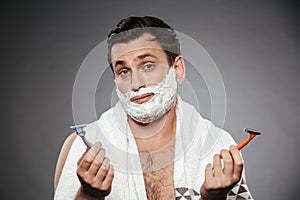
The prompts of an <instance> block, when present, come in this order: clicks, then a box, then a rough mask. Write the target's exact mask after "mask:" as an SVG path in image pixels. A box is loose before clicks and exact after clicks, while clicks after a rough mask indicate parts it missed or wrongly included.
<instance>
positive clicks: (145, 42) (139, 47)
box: [111, 33, 163, 62]
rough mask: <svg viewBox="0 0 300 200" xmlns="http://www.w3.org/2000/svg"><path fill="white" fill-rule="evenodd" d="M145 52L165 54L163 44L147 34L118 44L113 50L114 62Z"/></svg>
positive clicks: (112, 57)
mask: <svg viewBox="0 0 300 200" xmlns="http://www.w3.org/2000/svg"><path fill="white" fill-rule="evenodd" d="M145 51H152V52H157V53H159V52H160V53H161V52H163V49H162V46H161V44H160V43H159V42H158V41H157V40H156V39H155V36H153V35H152V34H150V33H145V34H143V35H142V36H141V37H139V38H137V39H135V40H132V41H129V42H127V43H117V44H115V45H113V46H112V48H111V59H112V62H114V61H116V60H118V59H122V58H123V57H126V56H130V55H135V54H138V53H142V52H145Z"/></svg>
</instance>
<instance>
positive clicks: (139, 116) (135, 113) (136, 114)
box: [116, 66, 177, 124]
mask: <svg viewBox="0 0 300 200" xmlns="http://www.w3.org/2000/svg"><path fill="white" fill-rule="evenodd" d="M116 91H117V95H118V97H119V100H120V102H121V104H122V106H123V108H124V110H125V111H126V113H127V114H128V115H129V116H130V117H131V118H132V119H134V120H135V121H137V122H140V123H143V124H147V123H151V122H153V121H155V120H157V119H159V118H161V117H162V116H163V115H164V114H166V113H167V112H168V111H169V110H170V109H171V107H172V105H173V103H174V101H175V99H176V94H177V82H176V73H175V70H174V67H173V66H171V67H170V69H169V72H168V73H167V75H166V76H165V78H164V79H163V80H162V82H160V83H158V84H157V85H155V86H152V87H146V88H141V89H139V90H138V91H129V92H126V93H125V94H123V93H121V92H120V90H119V88H118V87H117V89H116ZM149 93H153V94H154V96H153V97H152V98H151V99H150V100H149V101H147V102H144V103H141V104H138V103H135V102H131V101H130V99H132V98H133V97H136V96H140V95H143V94H149Z"/></svg>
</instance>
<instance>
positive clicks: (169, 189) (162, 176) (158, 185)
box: [140, 148, 175, 200]
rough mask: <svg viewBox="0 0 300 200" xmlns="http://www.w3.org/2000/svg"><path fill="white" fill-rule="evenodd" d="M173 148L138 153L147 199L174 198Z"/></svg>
mask: <svg viewBox="0 0 300 200" xmlns="http://www.w3.org/2000/svg"><path fill="white" fill-rule="evenodd" d="M173 150H174V149H173V148H171V149H169V150H168V151H160V152H155V153H147V154H141V155H140V158H141V164H142V169H143V175H144V182H145V188H146V193H147V199H148V200H154V199H155V200H159V199H175V189H174V179H173V176H174V151H173Z"/></svg>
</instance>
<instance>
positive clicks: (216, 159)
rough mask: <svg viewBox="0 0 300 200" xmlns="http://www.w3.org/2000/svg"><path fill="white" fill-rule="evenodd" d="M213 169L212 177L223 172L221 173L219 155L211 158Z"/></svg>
mask: <svg viewBox="0 0 300 200" xmlns="http://www.w3.org/2000/svg"><path fill="white" fill-rule="evenodd" d="M213 169H214V176H221V175H222V173H223V171H222V163H221V159H220V155H219V154H215V155H214V158H213Z"/></svg>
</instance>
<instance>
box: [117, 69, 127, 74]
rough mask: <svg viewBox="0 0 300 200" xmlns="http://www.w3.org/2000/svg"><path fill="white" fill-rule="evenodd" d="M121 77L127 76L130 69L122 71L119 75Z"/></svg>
mask: <svg viewBox="0 0 300 200" xmlns="http://www.w3.org/2000/svg"><path fill="white" fill-rule="evenodd" d="M118 74H119V75H121V76H125V75H127V74H129V70H128V69H121V70H120V71H119V73H118Z"/></svg>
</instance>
